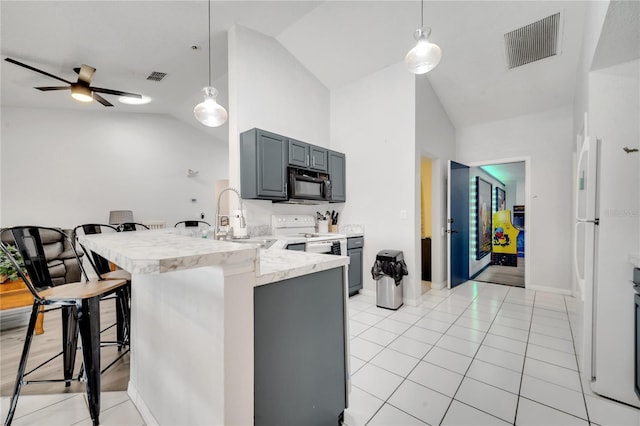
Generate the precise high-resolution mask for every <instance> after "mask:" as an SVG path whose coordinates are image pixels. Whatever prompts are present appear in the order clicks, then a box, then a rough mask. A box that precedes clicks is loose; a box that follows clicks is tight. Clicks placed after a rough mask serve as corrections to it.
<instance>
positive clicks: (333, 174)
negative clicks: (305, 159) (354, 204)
mask: <svg viewBox="0 0 640 426" xmlns="http://www.w3.org/2000/svg"><path fill="white" fill-rule="evenodd" d="M345 167H346V158H345V155H344V154H342V153H340V152H335V151H329V179H331V202H334V203H342V202H345V201H347V189H346V180H345V173H346V168H345Z"/></svg>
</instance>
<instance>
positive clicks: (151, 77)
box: [147, 71, 167, 81]
mask: <svg viewBox="0 0 640 426" xmlns="http://www.w3.org/2000/svg"><path fill="white" fill-rule="evenodd" d="M166 75H167V73H166V72H159V71H154V72H152V73H151V74H149V76H148V77H147V80H151V81H160V80H162V79H163V78H164V77H165V76H166Z"/></svg>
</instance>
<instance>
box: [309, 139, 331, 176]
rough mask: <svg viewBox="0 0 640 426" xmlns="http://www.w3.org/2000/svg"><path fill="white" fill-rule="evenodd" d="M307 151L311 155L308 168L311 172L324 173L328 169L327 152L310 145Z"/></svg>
mask: <svg viewBox="0 0 640 426" xmlns="http://www.w3.org/2000/svg"><path fill="white" fill-rule="evenodd" d="M309 151H310V154H311V164H310V165H309V167H311V168H312V169H313V170H318V171H320V172H326V171H327V169H328V164H327V150H326V149H324V148H320V147H318V146H313V145H311V146H310V149H309Z"/></svg>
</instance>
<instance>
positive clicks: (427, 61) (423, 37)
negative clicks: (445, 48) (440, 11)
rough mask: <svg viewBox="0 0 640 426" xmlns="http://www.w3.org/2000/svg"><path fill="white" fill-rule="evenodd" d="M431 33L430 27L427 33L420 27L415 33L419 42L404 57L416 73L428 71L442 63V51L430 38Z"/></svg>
mask: <svg viewBox="0 0 640 426" xmlns="http://www.w3.org/2000/svg"><path fill="white" fill-rule="evenodd" d="M430 34H431V29H429V28H428V29H427V33H426V34H425V31H424V29H422V28H418V29H417V30H416V33H415V38H416V40H417V41H418V42H417V43H416V45H415V47H414V48H413V49H411V50H410V51H409V53H407V56H405V58H404V61H405V63H406V64H407V68H408V69H409V71H411V72H412V73H414V74H424V73H427V72H429V71H431V70H432V69H434V68H435V67H436V66H437V65H438V64H439V63H440V58H441V57H442V51H441V50H440V47H439V46H438V45H437V44H434V43H431V42H430V41H429V40H428V38H429V35H430Z"/></svg>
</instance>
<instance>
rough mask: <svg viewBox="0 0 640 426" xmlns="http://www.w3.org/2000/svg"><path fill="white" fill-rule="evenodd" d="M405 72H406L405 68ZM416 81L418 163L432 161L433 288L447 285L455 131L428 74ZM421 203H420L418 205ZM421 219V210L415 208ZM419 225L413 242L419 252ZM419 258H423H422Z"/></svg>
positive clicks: (417, 183) (417, 182) (417, 185)
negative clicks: (449, 177) (425, 159)
mask: <svg viewBox="0 0 640 426" xmlns="http://www.w3.org/2000/svg"><path fill="white" fill-rule="evenodd" d="M405 72H406V71H405ZM415 81H416V106H415V126H416V156H415V157H416V162H417V164H418V165H417V166H416V167H418V169H417V170H420V157H421V156H426V157H429V158H431V159H432V160H433V163H432V205H431V217H432V225H431V228H432V233H433V235H432V238H431V287H432V288H443V287H446V285H447V282H446V281H447V238H446V234H445V233H444V232H442V230H443V229H446V227H447V224H446V220H447V186H446V178H447V162H448V160H453V159H455V152H456V130H455V128H454V127H453V124H452V123H451V120H449V117H448V116H447V113H446V111H445V110H444V108H443V107H442V104H441V103H440V99H438V95H437V94H436V93H435V92H434V90H433V87H432V86H431V83H430V82H429V79H428V74H425V75H419V76H416V77H415ZM416 190H417V191H418V195H417V198H416V199H417V200H420V198H419V196H420V195H419V191H420V173H416ZM418 205H419V204H418ZM416 214H417V215H418V218H417V219H416V220H417V221H418V222H417V223H418V224H419V223H420V222H419V214H420V211H419V209H417V210H416ZM419 231H420V228H419V226H418V228H417V231H416V235H417V238H418V239H417V240H415V241H414V243H415V247H416V252H417V253H418V255H420V247H419V245H418V244H419V243H420V241H419V237H420V235H419V234H420V232H419ZM419 258H420V257H419Z"/></svg>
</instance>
